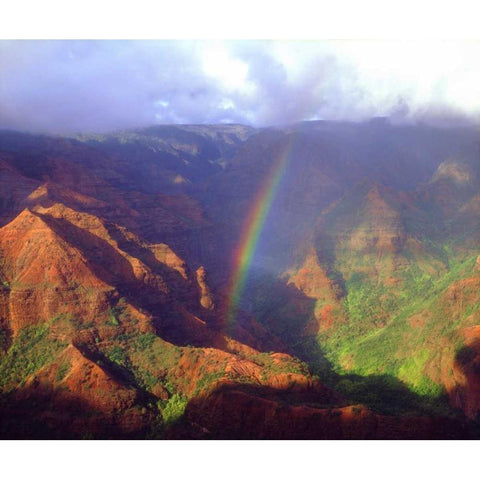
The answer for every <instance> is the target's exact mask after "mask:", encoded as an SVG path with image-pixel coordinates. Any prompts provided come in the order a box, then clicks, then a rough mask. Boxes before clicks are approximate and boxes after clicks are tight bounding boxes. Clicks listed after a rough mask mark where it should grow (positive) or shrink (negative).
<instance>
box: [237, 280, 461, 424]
mask: <svg viewBox="0 0 480 480" xmlns="http://www.w3.org/2000/svg"><path fill="white" fill-rule="evenodd" d="M246 296H247V297H248V299H247V300H246V303H245V305H246V308H247V309H248V310H249V311H251V312H252V315H253V316H254V318H256V319H257V320H258V321H260V322H261V323H262V324H263V325H265V327H266V328H268V329H269V330H271V331H272V332H273V333H274V334H276V335H278V336H279V337H280V339H282V340H283V341H284V342H285V343H286V344H287V345H288V346H289V347H290V350H291V351H290V353H292V354H293V355H295V356H297V357H298V358H300V359H301V360H302V361H304V362H305V363H307V364H308V365H309V366H310V369H311V371H312V372H313V373H314V374H316V375H318V377H319V379H320V380H321V381H322V382H323V383H324V384H326V385H327V386H329V387H330V388H332V389H334V390H336V391H338V392H339V393H341V394H342V395H344V396H345V398H346V399H347V400H348V402H349V403H350V404H356V403H360V404H363V405H365V406H366V407H368V408H369V409H371V410H372V411H374V412H377V413H381V414H386V415H411V414H415V415H447V414H449V415H452V414H458V415H460V416H461V415H463V414H461V413H459V412H456V413H453V412H452V409H451V408H450V407H449V403H448V396H447V395H446V394H440V395H420V394H417V393H416V392H413V391H412V390H410V389H409V388H408V387H407V386H406V385H405V384H404V383H403V382H402V381H400V380H399V379H398V378H396V377H394V376H392V375H386V374H378V375H368V376H361V375H356V374H338V373H337V372H336V371H335V369H334V366H333V365H332V363H331V362H330V361H329V360H328V359H327V358H326V356H325V354H324V352H323V351H322V348H321V347H320V345H319V343H318V341H317V339H316V338H315V336H313V335H307V334H306V332H307V331H308V328H307V327H308V326H309V324H310V322H311V319H312V317H313V314H314V308H315V300H314V299H313V298H309V297H307V296H306V295H304V294H303V293H302V292H301V291H299V290H298V289H297V288H296V287H295V286H294V285H292V284H290V285H286V284H285V283H284V282H282V281H281V280H279V279H277V278H275V277H274V276H273V275H268V274H266V273H262V274H259V275H257V276H256V277H253V279H252V280H251V284H250V285H249V287H248V288H247V293H246Z"/></svg>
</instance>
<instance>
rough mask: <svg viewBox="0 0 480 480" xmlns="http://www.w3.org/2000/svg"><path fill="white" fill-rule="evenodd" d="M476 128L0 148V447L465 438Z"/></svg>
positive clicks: (473, 423) (194, 128) (335, 130)
mask: <svg viewBox="0 0 480 480" xmlns="http://www.w3.org/2000/svg"><path fill="white" fill-rule="evenodd" d="M479 412H480V131H479V130H478V129H477V128H474V127H458V128H453V127H452V128H435V127H431V126H422V125H415V126H413V125H412V126H398V125H391V124H390V123H389V122H388V121H387V120H385V119H382V120H379V119H374V120H372V121H370V122H365V123H335V122H302V123H301V124H295V125H291V126H287V127H276V128H262V129H255V128H251V127H248V126H243V125H169V126H154V127H151V128H147V129H141V130H132V131H124V132H116V133H112V134H106V135H78V136H76V137H71V138H67V137H59V136H42V135H32V134H26V133H20V132H13V131H0V420H1V422H0V437H1V438H83V439H91V438H150V439H153V438H161V439H267V438H269V439H418V438H424V439H445V438H459V439H460V438H462V439H465V438H480V428H479V427H480V425H479V421H480V420H479V419H480V416H479Z"/></svg>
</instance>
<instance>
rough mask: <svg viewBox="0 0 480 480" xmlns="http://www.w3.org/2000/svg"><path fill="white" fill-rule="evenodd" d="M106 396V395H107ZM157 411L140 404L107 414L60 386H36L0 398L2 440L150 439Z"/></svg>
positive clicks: (157, 421) (148, 405) (156, 418)
mask: <svg viewBox="0 0 480 480" xmlns="http://www.w3.org/2000/svg"><path fill="white" fill-rule="evenodd" d="M105 394H106V395H107V392H105ZM159 423H161V420H160V421H159V416H158V410H156V408H155V407H152V406H151V405H150V404H147V403H142V402H141V401H137V402H136V403H135V404H133V405H130V406H129V407H126V408H125V407H124V408H123V410H122V411H121V412H120V411H116V410H114V409H112V410H104V409H102V408H99V407H98V406H96V405H95V404H94V403H93V402H91V401H89V400H87V397H85V396H80V395H78V394H75V393H73V392H70V391H68V390H66V389H63V388H62V387H61V386H60V387H57V388H53V387H52V386H51V385H48V386H47V385H34V386H30V387H23V388H20V389H18V390H16V391H15V392H12V393H9V394H0V439H3V440H95V439H99V440H100V439H101V440H117V439H118V440H120V439H125V440H126V439H130V440H134V439H145V438H149V435H150V433H151V431H152V427H153V426H154V425H157V424H159Z"/></svg>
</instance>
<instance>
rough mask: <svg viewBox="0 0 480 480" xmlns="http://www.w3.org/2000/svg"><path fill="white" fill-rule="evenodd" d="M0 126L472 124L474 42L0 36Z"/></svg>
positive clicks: (477, 73) (63, 129)
mask: <svg viewBox="0 0 480 480" xmlns="http://www.w3.org/2000/svg"><path fill="white" fill-rule="evenodd" d="M0 68H1V80H0V81H1V84H0V128H4V129H5V128H6V129H16V130H23V131H34V132H45V133H60V134H68V133H75V132H106V131H111V130H118V129H127V128H138V127H142V126H147V125H152V124H171V123H202V124H215V123H243V124H249V125H252V126H267V125H278V124H287V123H294V122H298V121H304V120H318V119H322V120H338V121H340V120H348V121H361V120H364V119H368V118H371V117H375V116H388V117H390V118H391V119H392V121H393V122H397V123H412V122H413V123H414V122H425V123H431V124H436V125H461V124H479V123H480V42H467V41H443V42H441V41H430V42H412V41H410V42H400V41H285V40H284V41H251V40H248V41H247V40H246V41H191V40H189V41H172V40H171V41H108V40H107V41H45V40H39V41H33V40H28V41H5V40H4V41H0Z"/></svg>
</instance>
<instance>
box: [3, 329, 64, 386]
mask: <svg viewBox="0 0 480 480" xmlns="http://www.w3.org/2000/svg"><path fill="white" fill-rule="evenodd" d="M48 332H49V326H48V325H47V324H43V325H39V326H32V327H25V328H23V329H22V330H20V331H19V332H18V334H17V336H16V337H15V340H14V342H13V343H12V345H11V347H10V348H9V349H8V351H7V352H6V353H5V354H4V355H2V356H1V357H0V388H2V389H3V390H4V391H7V392H8V391H10V390H11V389H13V388H15V387H18V385H23V384H24V383H25V381H26V380H27V378H28V377H29V376H30V375H33V374H34V373H36V372H38V371H39V370H40V369H41V368H42V367H43V366H45V365H48V363H50V362H51V361H52V360H53V359H54V358H55V355H56V354H57V353H59V352H60V351H61V350H63V349H64V348H65V347H66V344H64V343H62V342H60V341H59V340H57V339H54V338H51V337H49V335H48Z"/></svg>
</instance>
